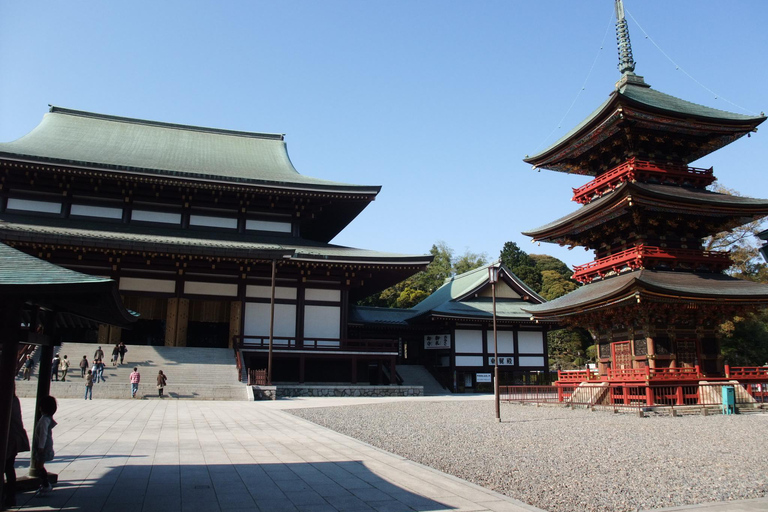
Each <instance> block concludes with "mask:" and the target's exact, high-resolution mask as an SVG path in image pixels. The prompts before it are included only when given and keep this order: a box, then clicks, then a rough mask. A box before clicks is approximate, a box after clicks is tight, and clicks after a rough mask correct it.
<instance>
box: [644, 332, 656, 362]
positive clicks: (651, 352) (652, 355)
mask: <svg viewBox="0 0 768 512" xmlns="http://www.w3.org/2000/svg"><path fill="white" fill-rule="evenodd" d="M645 343H646V345H647V349H648V368H651V369H653V368H656V345H655V344H654V343H653V338H651V337H647V338H645Z"/></svg>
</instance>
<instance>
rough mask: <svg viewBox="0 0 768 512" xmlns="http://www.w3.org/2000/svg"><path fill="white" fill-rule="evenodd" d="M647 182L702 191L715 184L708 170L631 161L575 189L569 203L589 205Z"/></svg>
mask: <svg viewBox="0 0 768 512" xmlns="http://www.w3.org/2000/svg"><path fill="white" fill-rule="evenodd" d="M649 180H657V181H659V182H661V183H666V184H674V185H690V186H692V187H700V188H703V187H706V186H708V185H711V184H712V183H713V182H714V181H715V175H714V174H713V172H712V168H711V167H710V168H709V169H702V168H698V167H687V166H685V165H674V164H666V163H665V164H658V163H655V162H651V161H648V160H640V159H637V158H630V159H629V160H627V161H626V162H624V163H623V164H621V165H618V166H616V167H614V168H613V169H611V170H609V171H607V172H604V173H603V174H601V175H600V176H598V177H596V178H595V179H593V180H592V181H590V182H589V183H587V184H586V185H583V186H581V187H579V188H574V189H573V197H572V198H571V201H576V202H578V203H580V204H588V203H590V202H591V201H592V200H593V199H596V198H598V197H601V196H602V195H603V194H605V193H607V192H610V191H612V190H614V189H615V188H616V187H618V186H619V185H621V184H622V183H623V182H625V181H649Z"/></svg>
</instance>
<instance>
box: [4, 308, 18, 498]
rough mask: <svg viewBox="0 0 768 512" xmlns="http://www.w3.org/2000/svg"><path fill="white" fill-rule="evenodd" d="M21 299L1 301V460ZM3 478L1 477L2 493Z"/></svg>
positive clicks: (7, 426) (7, 427) (8, 419)
mask: <svg viewBox="0 0 768 512" xmlns="http://www.w3.org/2000/svg"><path fill="white" fill-rule="evenodd" d="M21 305H22V303H21V302H20V301H9V302H3V303H0V340H1V341H2V344H3V353H2V356H0V460H3V461H4V460H5V456H6V454H7V451H8V435H9V432H10V429H11V413H12V408H13V400H14V398H13V395H14V387H15V377H16V355H17V354H18V350H19V324H20V322H21ZM2 493H3V479H2V478H0V495H2Z"/></svg>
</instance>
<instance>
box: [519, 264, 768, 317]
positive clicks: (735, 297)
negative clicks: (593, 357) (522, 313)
mask: <svg viewBox="0 0 768 512" xmlns="http://www.w3.org/2000/svg"><path fill="white" fill-rule="evenodd" d="M643 291H649V292H653V293H654V294H655V297H656V298H655V300H663V299H664V298H666V300H668V301H673V302H697V301H704V302H708V303H713V301H714V303H718V302H719V301H723V303H724V302H726V301H731V302H738V303H748V304H765V303H766V302H768V285H765V284H761V283H754V282H752V281H745V280H742V279H736V278H734V277H730V276H727V275H724V274H714V273H713V274H704V273H692V272H671V271H659V270H637V271H634V272H628V273H626V274H622V275H619V276H616V277H610V278H608V279H604V280H602V281H596V282H592V283H590V284H587V285H584V286H581V287H579V288H578V289H576V290H574V291H572V292H571V293H569V294H567V295H563V296H562V297H558V298H557V299H554V300H552V301H550V302H547V303H544V304H538V305H530V306H526V307H525V310H526V311H528V312H530V313H531V314H532V315H533V316H534V317H536V318H542V319H543V318H561V317H565V316H570V315H578V314H580V313H583V312H587V311H591V310H595V309H601V308H606V307H610V306H611V305H613V304H618V303H621V302H624V301H628V300H636V299H635V295H636V294H640V295H641V296H642V297H646V295H644V294H643Z"/></svg>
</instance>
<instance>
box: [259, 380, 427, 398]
mask: <svg viewBox="0 0 768 512" xmlns="http://www.w3.org/2000/svg"><path fill="white" fill-rule="evenodd" d="M251 388H252V389H253V399H254V400H277V399H278V398H297V397H383V396H423V394H424V388H423V386H352V385H334V386H323V385H313V386H302V385H299V384H281V385H277V386H251Z"/></svg>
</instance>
